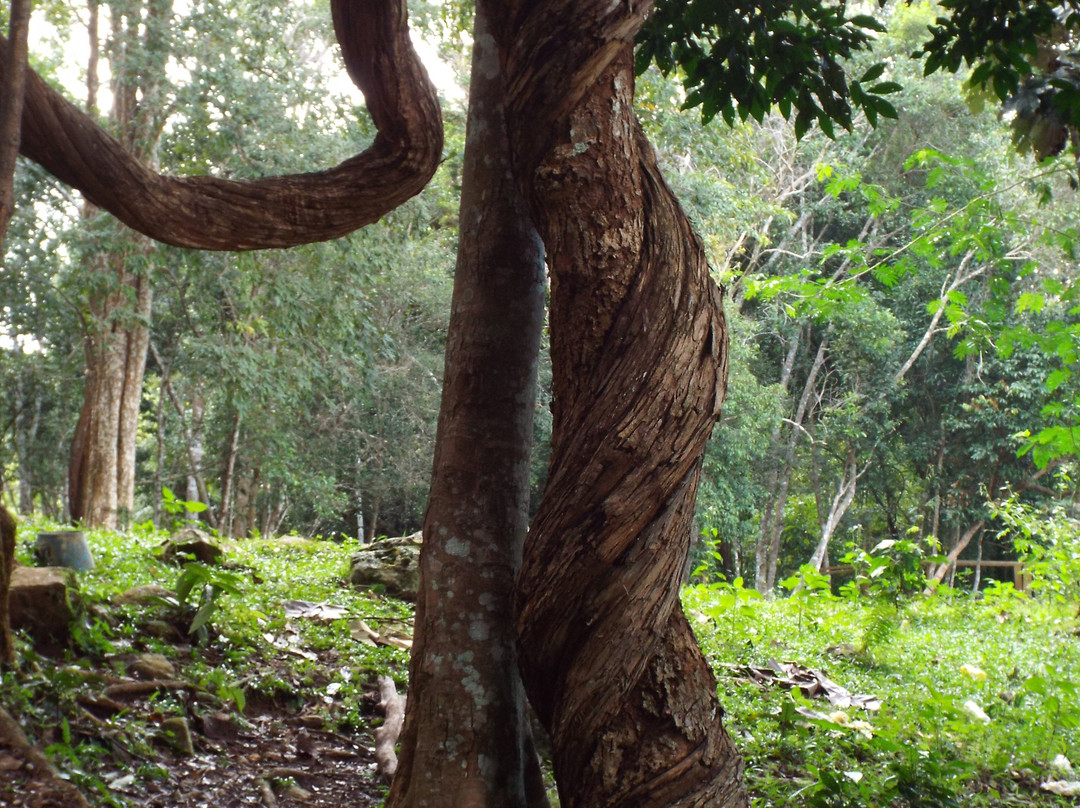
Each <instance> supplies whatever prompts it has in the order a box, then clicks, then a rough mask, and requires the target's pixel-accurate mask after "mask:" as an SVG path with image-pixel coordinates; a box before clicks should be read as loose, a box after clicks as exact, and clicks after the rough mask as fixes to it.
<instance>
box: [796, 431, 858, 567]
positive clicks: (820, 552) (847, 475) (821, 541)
mask: <svg viewBox="0 0 1080 808" xmlns="http://www.w3.org/2000/svg"><path fill="white" fill-rule="evenodd" d="M863 470H864V471H865V469H863ZM861 476H862V472H860V471H859V470H858V467H857V466H856V464H855V450H854V449H849V450H848V455H847V458H846V459H845V461H844V470H843V471H842V472H841V474H840V482H839V484H838V485H837V487H836V496H835V497H833V501H832V505H831V506H830V507H829V515H828V516H827V517H826V518H825V521H824V524H823V525H822V527H821V536H820V537H819V538H818V543H817V547H815V548H814V552H813V554H812V555H811V556H810V561H808V562H807V563H808V564H809V565H810V566H811V567H813V568H814V569H815V570H818V571H819V572H820V571H821V565H822V562H823V561H824V559H825V557H826V556H827V555H828V552H829V542H830V541H831V540H832V537H833V534H834V533H836V528H837V527H839V526H840V520H841V519H843V518H844V514H845V513H847V510H848V508H850V507H851V503H852V502H854V500H855V486H856V485H857V484H858V482H859V477H861Z"/></svg>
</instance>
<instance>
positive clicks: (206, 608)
mask: <svg viewBox="0 0 1080 808" xmlns="http://www.w3.org/2000/svg"><path fill="white" fill-rule="evenodd" d="M243 581H244V579H243V577H242V576H240V575H238V574H237V573H235V572H230V571H228V570H223V569H220V568H218V567H216V566H214V565H211V564H204V563H202V562H200V561H189V562H187V563H186V564H184V566H183V570H182V571H181V572H180V575H179V577H178V578H177V579H176V587H175V592H176V599H177V601H178V602H179V603H180V605H181V606H184V605H186V604H187V603H188V602H189V601H191V602H192V603H193V604H194V605H195V607H196V609H195V614H194V616H193V617H192V618H191V625H190V626H189V627H188V633H189V634H195V635H196V636H197V637H199V639H200V640H201V641H203V642H206V640H207V639H208V637H209V629H210V628H211V626H212V622H211V621H212V620H213V617H214V615H215V614H217V613H218V612H220V610H221V598H222V596H223V595H233V596H235V597H239V596H240V595H241V594H242V592H243Z"/></svg>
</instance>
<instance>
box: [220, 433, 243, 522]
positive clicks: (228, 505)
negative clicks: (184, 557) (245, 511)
mask: <svg viewBox="0 0 1080 808" xmlns="http://www.w3.org/2000/svg"><path fill="white" fill-rule="evenodd" d="M240 421H241V419H240V413H239V412H237V413H236V414H235V415H233V423H232V429H230V430H229V445H228V448H227V449H226V450H225V463H224V469H223V470H222V472H221V505H220V506H219V508H218V516H217V525H218V530H219V531H221V532H222V533H223V534H225V535H226V536H234V535H235V534H234V533H233V523H234V521H235V514H236V510H235V505H234V502H233V488H235V487H236V456H237V454H238V453H239V451H240Z"/></svg>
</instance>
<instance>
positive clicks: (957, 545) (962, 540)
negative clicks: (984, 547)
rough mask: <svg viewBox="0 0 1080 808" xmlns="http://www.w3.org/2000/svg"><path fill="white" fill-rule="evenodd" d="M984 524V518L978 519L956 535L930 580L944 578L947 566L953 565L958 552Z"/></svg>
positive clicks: (964, 547) (963, 548) (938, 580)
mask: <svg viewBox="0 0 1080 808" xmlns="http://www.w3.org/2000/svg"><path fill="white" fill-rule="evenodd" d="M985 524H986V522H985V520H983V519H980V520H979V521H978V522H975V523H974V524H972V525H969V526H968V528H967V530H965V531H964V533H963V535H962V536H958V537H957V539H956V541H955V542H954V543H953V546H952V548H951V549H950V550H949V555H948V556H947V557H946V558H945V562H944V563H942V564H940V565H938V568H937V569H936V570H934V574H933V575H931V576H930V580H931V581H937V582H938V583H941V581H943V580H944V579H945V574H946V573H947V572H948V571H949V568H950V567H954V566H955V564H956V559H958V558H959V557H960V554H961V553H962V552H964V550H965V549H966V548H967V546H968V545H969V544H971V540H972V539H973V538H975V534H976V533H978V532H979V531H980V530H982V529H983V526H984V525H985ZM926 591H927V592H930V591H931V590H930V588H929V587H927V590H926Z"/></svg>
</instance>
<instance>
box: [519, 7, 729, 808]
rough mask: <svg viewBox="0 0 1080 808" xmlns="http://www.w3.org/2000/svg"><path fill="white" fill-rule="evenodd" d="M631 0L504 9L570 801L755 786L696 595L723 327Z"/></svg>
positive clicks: (532, 648)
mask: <svg viewBox="0 0 1080 808" xmlns="http://www.w3.org/2000/svg"><path fill="white" fill-rule="evenodd" d="M646 5H647V4H646ZM633 6H634V4H633V3H626V4H622V3H617V4H612V3H607V2H605V3H597V2H575V3H568V2H565V0H559V1H556V2H546V3H539V4H534V5H530V6H528V7H527V8H526V7H522V8H520V9H519V10H518V11H519V13H518V14H511V15H509V16H508V17H507V18H506V19H505V27H504V28H502V29H500V30H501V31H502V34H501V40H500V41H501V42H502V43H503V47H504V51H503V56H504V60H505V62H504V63H505V64H507V66H508V75H507V86H508V87H509V88H511V90H512V92H511V94H510V102H511V103H510V107H509V116H508V119H509V120H510V121H511V125H512V127H513V140H512V142H513V143H514V148H515V156H516V159H515V164H516V166H517V167H518V170H519V171H520V172H521V173H520V177H521V178H522V180H523V181H524V182H525V184H526V186H527V188H528V191H529V196H530V200H531V202H532V204H533V205H534V208H535V210H536V211H537V217H538V223H539V228H540V231H541V234H542V235H543V238H544V243H545V245H546V247H547V249H548V264H549V269H550V273H551V312H550V323H551V336H552V348H551V351H552V366H553V392H554V398H553V415H554V431H553V437H552V459H551V465H550V471H549V476H548V481H547V486H546V488H545V491H544V496H543V499H542V501H541V504H540V509H539V512H538V513H537V516H536V518H535V520H534V522H533V525H532V529H531V530H530V533H529V535H528V538H527V540H526V546H525V555H524V560H523V566H522V571H521V575H520V576H519V579H518V595H517V613H518V631H519V636H520V638H521V654H522V672H523V676H524V678H525V682H526V687H527V688H528V691H529V697H530V700H531V701H532V704H533V706H534V708H535V709H536V711H537V714H538V716H539V718H540V720H541V722H542V723H543V724H544V725H545V727H546V728H547V729H548V730H549V732H550V734H551V737H552V748H553V758H554V760H553V762H554V766H555V777H556V781H557V783H558V786H559V796H560V802H561V804H562V805H563V806H564V808H581V807H584V806H589V808H599V807H600V806H615V805H625V806H630V805H633V806H639V807H640V808H646V807H648V806H675V805H679V806H682V805H686V806H690V805H694V806H705V805H709V806H729V805H731V806H734V805H745V804H746V795H745V793H744V791H743V788H742V779H741V771H742V761H741V759H740V757H739V755H738V754H737V753H736V751H735V749H734V745H733V744H732V742H731V739H730V738H729V737H728V735H727V733H726V732H725V731H724V728H723V725H722V721H721V718H722V715H723V710H722V709H721V708H720V705H719V704H718V702H717V699H716V681H715V679H714V678H713V674H712V671H711V669H710V667H709V665H708V663H707V661H706V660H705V658H704V656H703V655H702V653H701V650H700V648H699V647H698V645H697V643H696V640H695V639H694V636H693V633H692V632H691V629H690V626H689V624H688V623H687V621H686V618H685V616H684V615H683V613H682V609H681V607H680V604H679V586H680V584H681V583H682V581H683V579H684V577H685V574H686V566H687V563H688V558H689V549H690V544H691V530H690V528H691V521H692V517H693V507H694V498H695V494H696V491H697V484H698V478H699V474H700V469H701V457H702V453H703V450H704V446H705V443H706V441H707V440H708V438H709V435H710V433H711V430H712V426H713V424H714V422H715V420H716V418H717V416H718V414H719V408H720V403H721V400H722V398H723V393H724V385H725V378H726V369H727V338H726V337H727V329H726V325H725V323H724V319H723V314H722V311H721V305H720V304H721V293H720V291H719V290H718V289H717V287H716V285H715V284H714V283H713V281H712V280H711V278H710V276H709V271H708V267H707V265H706V261H705V257H704V251H703V248H702V245H701V242H700V240H699V239H698V238H697V236H696V235H695V234H694V233H693V231H692V229H691V227H690V224H689V222H688V220H687V219H686V216H685V214H684V213H683V212H682V210H681V209H680V207H679V205H678V203H677V202H676V201H675V198H674V196H673V195H672V193H671V192H670V190H669V189H668V188H667V186H666V185H665V184H664V182H663V179H662V178H661V177H660V174H659V170H658V167H657V165H656V157H655V152H654V150H653V148H652V146H651V144H649V143H648V141H647V140H646V138H645V136H644V134H643V133H642V131H641V128H640V125H639V124H638V123H637V121H636V119H635V117H634V115H633V87H634V76H633V58H632V44H631V43H632V39H633V34H634V31H635V30H636V28H637V26H638V25H639V23H640V16H639V15H640V14H643V13H645V12H646V11H647V7H641V8H637V9H635V8H634V7H633ZM553 43H558V44H557V46H556V45H553ZM556 49H557V52H556ZM540 53H543V54H544V57H545V58H544V59H539V58H536V57H537V54H540ZM530 59H535V61H530Z"/></svg>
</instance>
